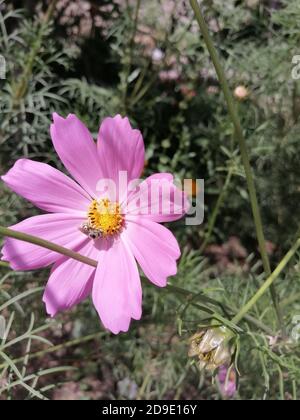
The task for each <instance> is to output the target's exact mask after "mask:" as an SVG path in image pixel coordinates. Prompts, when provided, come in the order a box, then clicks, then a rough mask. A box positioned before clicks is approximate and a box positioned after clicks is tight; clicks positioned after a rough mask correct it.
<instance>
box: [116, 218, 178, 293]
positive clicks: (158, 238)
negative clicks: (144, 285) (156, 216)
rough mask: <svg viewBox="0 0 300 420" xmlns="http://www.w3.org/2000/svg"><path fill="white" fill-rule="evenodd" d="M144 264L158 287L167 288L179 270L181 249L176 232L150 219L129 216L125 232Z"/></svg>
mask: <svg viewBox="0 0 300 420" xmlns="http://www.w3.org/2000/svg"><path fill="white" fill-rule="evenodd" d="M122 235H123V236H124V238H125V240H126V242H127V243H128V245H129V248H130V249H131V251H132V252H133V254H134V256H135V258H136V259H137V261H138V263H139V264H140V266H141V267H142V270H143V271H144V273H145V275H146V277H148V278H149V280H150V281H151V282H152V283H154V284H155V285H156V286H159V287H165V286H166V285H167V279H168V277H170V276H174V275H175V274H176V273H177V264H176V260H178V258H179V257H180V249H179V246H178V242H177V240H176V238H175V237H174V235H173V234H172V233H171V232H170V231H169V230H168V229H167V228H165V227H164V226H162V225H159V224H158V223H155V222H152V221H149V220H147V219H142V218H136V217H130V218H127V227H126V229H125V230H124V232H123V234H122Z"/></svg>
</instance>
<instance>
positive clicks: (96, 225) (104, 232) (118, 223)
mask: <svg viewBox="0 0 300 420" xmlns="http://www.w3.org/2000/svg"><path fill="white" fill-rule="evenodd" d="M88 225H89V227H90V228H91V229H93V230H95V231H99V233H100V234H101V236H103V237H106V236H113V235H117V234H118V233H120V232H121V230H122V228H123V227H124V216H123V215H122V214H121V210H120V205H119V203H113V202H111V201H110V200H108V199H104V200H99V201H98V200H93V201H92V204H91V205H90V208H89V212H88Z"/></svg>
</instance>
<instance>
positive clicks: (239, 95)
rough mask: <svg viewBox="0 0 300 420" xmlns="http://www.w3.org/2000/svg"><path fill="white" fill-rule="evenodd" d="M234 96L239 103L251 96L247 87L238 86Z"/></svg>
mask: <svg viewBox="0 0 300 420" xmlns="http://www.w3.org/2000/svg"><path fill="white" fill-rule="evenodd" d="M234 96H235V98H236V99H238V100H239V101H244V100H245V99H247V98H248V96H249V90H248V89H247V88H246V87H245V86H237V87H236V88H235V90H234Z"/></svg>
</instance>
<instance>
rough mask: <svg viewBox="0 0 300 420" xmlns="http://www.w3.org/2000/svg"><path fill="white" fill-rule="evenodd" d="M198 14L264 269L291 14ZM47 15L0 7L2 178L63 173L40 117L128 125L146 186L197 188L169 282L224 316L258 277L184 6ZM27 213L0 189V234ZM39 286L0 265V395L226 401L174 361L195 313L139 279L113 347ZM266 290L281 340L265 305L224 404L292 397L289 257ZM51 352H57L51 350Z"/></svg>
mask: <svg viewBox="0 0 300 420" xmlns="http://www.w3.org/2000/svg"><path fill="white" fill-rule="evenodd" d="M74 3H76V4H74ZM201 5H202V7H203V11H204V13H205V16H206V18H207V21H208V24H209V28H210V30H211V33H212V35H213V37H214V40H215V42H216V44H217V45H218V48H219V52H220V55H221V57H222V61H223V64H224V66H225V69H226V73H227V76H228V80H229V83H230V87H231V88H232V90H233V91H234V89H235V88H236V87H237V86H245V87H246V88H247V89H248V93H249V95H248V96H247V97H246V98H245V99H244V100H243V101H238V100H237V102H238V107H239V112H240V116H241V120H242V124H243V128H244V132H245V136H246V138H247V142H248V146H249V149H250V152H251V163H252V165H253V167H254V170H255V175H256V183H257V187H258V192H259V201H260V204H261V210H262V215H263V222H264V227H265V233H266V237H267V239H268V250H269V253H270V257H271V260H272V264H273V265H274V266H275V264H276V262H278V260H279V259H280V257H281V256H282V255H283V254H284V252H285V251H286V250H287V249H288V248H289V246H290V245H291V243H292V242H293V241H294V239H295V238H296V237H297V236H298V233H299V223H298V208H299V204H298V203H299V199H300V188H299V180H300V169H299V164H298V162H299V159H298V156H297V153H298V151H299V146H298V143H299V140H300V120H299V111H300V93H299V83H298V82H297V81H295V80H293V79H292V77H291V71H292V67H293V65H292V57H293V56H294V55H297V53H298V54H299V41H300V27H299V22H300V20H299V18H300V4H299V1H298V0H285V1H284V0H282V1H274V0H273V1H272V0H265V1H259V0H245V1H242V2H241V1H236V0H227V1H226V2H224V1H221V0H207V1H206V0H204V1H202V2H201ZM47 7H48V2H46V1H17V0H14V1H1V2H0V53H1V54H2V55H3V56H4V57H5V58H6V62H7V78H6V80H1V81H0V83H1V99H0V111H1V114H0V173H1V174H3V173H5V171H7V170H8V168H10V167H11V165H12V164H13V163H14V162H15V160H16V159H18V158H20V157H24V156H26V157H29V158H31V159H35V160H41V161H43V162H47V163H50V164H52V165H54V166H56V167H59V168H61V167H60V162H59V161H58V159H57V157H56V155H55V154H54V151H53V149H52V147H51V142H50V138H49V124H50V121H51V113H52V112H53V111H56V112H59V113H61V114H62V115H67V114H68V113H70V112H72V113H75V114H77V115H78V116H79V117H80V118H82V119H83V120H84V121H85V123H86V124H87V125H88V127H89V128H90V129H91V131H92V132H93V133H94V134H95V135H96V133H97V130H98V126H99V122H100V121H101V120H102V119H103V118H104V117H105V116H108V115H114V114H116V113H122V114H124V115H125V114H126V115H128V116H129V118H130V120H131V121H132V123H133V124H134V125H135V126H137V127H139V128H140V129H141V130H142V131H143V134H144V139H145V144H146V149H147V162H146V166H145V176H146V175H148V174H151V173H153V172H158V171H170V172H173V173H174V174H176V175H177V176H178V177H180V178H193V179H196V178H204V179H205V204H206V215H205V222H204V224H203V225H202V226H200V227H199V226H198V227H186V226H185V225H184V222H178V223H177V224H172V226H171V228H172V229H173V231H174V233H175V234H176V236H177V237H178V239H179V241H180V245H181V247H182V249H183V250H184V252H183V256H182V259H181V261H180V265H179V273H178V275H177V276H176V277H175V278H174V279H172V281H171V283H172V284H173V285H176V286H179V287H184V288H185V289H188V290H191V291H193V292H195V293H198V294H199V293H200V292H201V293H202V295H198V296H197V297H196V298H195V299H198V300H199V302H201V304H203V306H204V308H206V309H209V310H212V311H213V312H214V313H217V314H220V315H223V316H226V315H227V316H228V311H229V315H230V314H232V313H234V312H236V311H237V309H238V308H239V307H240V306H241V305H243V303H244V302H245V301H246V300H247V299H248V298H249V297H250V296H251V295H252V294H253V293H254V291H255V290H256V289H257V288H258V286H259V285H260V284H261V283H262V281H263V275H262V268H261V264H260V261H259V257H258V253H257V244H256V238H255V231H254V226H253V222H252V218H251V210H250V207H249V198H248V193H247V189H246V183H245V178H244V171H243V168H242V165H241V161H240V157H239V153H238V148H237V144H236V141H235V138H234V134H233V129H232V126H231V123H230V120H229V118H228V113H227V109H226V106H225V103H224V99H223V96H222V94H221V92H220V89H219V85H218V81H217V78H216V75H215V73H214V70H213V66H212V64H211V62H210V60H209V57H208V54H207V51H206V49H205V47H204V45H203V41H202V39H201V37H200V35H199V29H198V27H197V24H196V22H195V21H194V18H193V13H192V10H191V8H190V6H189V2H188V1H175V0H161V1H159V0H151V1H146V0H142V1H141V2H139V1H137V0H131V1H129V0H127V1H126V0H118V1H117V0H115V1H105V0H103V1H102V0H100V1H91V0H90V1H81V0H80V1H77V2H72V1H68V0H60V1H58V2H57V5H56V10H55V11H54V13H53V16H52V17H53V19H49V22H48V20H47V19H45V16H47ZM48 11H49V9H48ZM220 195H221V198H222V205H221V207H220V211H219V212H218V217H217V219H216V223H215V224H214V226H213V229H212V232H211V234H210V235H207V229H208V224H209V221H210V222H211V220H212V219H211V218H212V215H213V211H214V209H215V206H216V203H217V202H218V197H220ZM33 214H36V210H35V209H34V208H32V207H31V205H30V204H29V203H27V202H25V201H24V200H22V199H20V198H19V197H17V196H15V195H14V194H12V193H11V192H9V191H8V190H7V189H6V188H4V186H3V185H1V186H0V224H1V225H4V226H9V225H11V224H13V223H15V222H16V221H19V220H21V219H24V218H26V217H28V216H31V215H33ZM203 243H205V247H204V246H203ZM47 276H48V271H47V270H45V271H43V272H38V273H13V272H10V271H8V270H7V269H6V268H1V267H0V279H1V280H0V311H1V314H2V316H4V317H5V318H6V320H7V323H8V330H9V334H8V336H7V338H6V340H3V342H2V344H1V342H0V398H3V399H7V398H11V399H24V398H50V399H59V398H70V399H79V398H83V399H99V398H130V397H131V398H143V399H144V398H145V399H150V398H151V399H162V398H184V399H220V398H225V396H224V395H222V393H221V392H220V390H219V388H218V384H217V381H216V380H214V379H213V380H212V377H211V375H209V374H206V373H204V372H199V370H198V368H197V366H196V365H195V364H193V363H192V361H191V360H189V359H188V357H187V339H188V337H189V336H191V335H192V334H193V333H194V332H195V331H196V330H197V328H198V326H199V325H202V324H203V323H207V322H209V319H208V317H207V314H206V312H207V311H205V310H203V311H201V310H199V308H194V307H193V305H192V304H191V302H189V301H187V299H186V297H184V296H181V297H180V296H178V294H176V293H175V294H174V293H172V292H171V291H169V290H167V291H161V290H159V293H158V291H157V290H156V289H155V288H154V287H153V286H151V285H148V284H147V283H146V282H145V287H144V295H145V296H144V316H143V319H142V321H141V322H138V323H133V325H132V328H131V330H130V332H129V333H128V334H125V335H120V336H117V337H115V336H112V335H111V334H109V333H107V332H104V331H103V330H102V327H101V326H100V325H99V321H98V317H97V316H96V314H95V312H94V309H93V308H92V305H91V304H90V302H86V303H84V304H82V305H80V306H79V307H77V308H75V309H74V310H73V311H71V312H69V313H67V314H63V315H60V316H59V317H58V318H57V319H56V321H51V322H50V321H49V320H46V316H45V312H44V308H43V305H42V302H41V293H42V291H41V288H42V287H43V286H44V285H45V283H46V280H47ZM277 287H278V290H279V294H280V298H281V301H282V307H283V312H284V319H285V324H286V329H287V338H284V337H282V336H280V333H279V331H278V327H277V324H276V320H275V316H274V311H273V309H272V306H271V303H270V298H269V296H266V297H264V298H263V299H262V300H261V301H260V302H259V304H258V305H257V307H256V308H255V309H254V310H253V312H252V314H251V315H252V316H253V317H255V319H256V320H259V321H260V323H263V326H264V327H265V328H258V327H257V326H253V324H251V323H248V322H247V323H246V322H245V323H244V324H243V325H242V332H241V335H240V354H239V362H238V369H239V372H240V379H239V389H238V392H237V394H236V395H235V397H234V398H236V399H262V398H265V399H298V398H299V390H298V385H299V382H300V371H299V369H300V364H299V357H300V355H299V346H298V345H297V343H296V342H295V341H293V340H292V338H291V330H292V328H293V327H294V325H293V323H292V320H293V317H294V316H295V315H299V314H300V302H299V298H300V284H299V258H298V256H297V258H296V260H294V262H293V264H292V265H291V266H290V268H289V270H287V271H286V274H285V275H284V276H282V277H281V278H280V279H279V281H278V286H277ZM207 297H213V298H215V299H217V300H218V301H220V302H222V304H223V305H226V307H227V308H229V309H228V311H227V313H226V310H225V311H224V310H222V309H221V308H220V307H219V306H218V305H217V306H216V305H214V304H211V303H210V302H208V300H207ZM224 312H225V313H224ZM7 332H8V331H7ZM90 334H91V336H90ZM50 342H51V343H52V344H54V345H55V346H58V348H56V347H54V349H53V348H52V350H50V349H51V343H50ZM49 350H50V351H49Z"/></svg>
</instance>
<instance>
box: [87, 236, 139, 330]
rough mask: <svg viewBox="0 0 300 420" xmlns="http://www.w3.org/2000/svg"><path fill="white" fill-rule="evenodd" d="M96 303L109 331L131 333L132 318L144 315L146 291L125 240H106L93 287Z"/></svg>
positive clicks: (103, 243) (103, 242)
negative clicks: (143, 306) (129, 329)
mask: <svg viewBox="0 0 300 420" xmlns="http://www.w3.org/2000/svg"><path fill="white" fill-rule="evenodd" d="M93 302H94V305H95V307H96V309H97V311H98V313H99V316H100V318H101V321H102V323H103V325H104V326H105V328H107V329H109V330H110V331H112V332H113V333H114V334H118V333H119V332H120V331H124V332H126V331H128V328H129V324H130V321H131V318H133V319H136V320H138V319H140V318H141V316H142V288H141V281H140V276H139V272H138V269H137V265H136V262H135V260H134V257H133V255H132V253H131V252H130V250H129V249H128V247H127V246H126V244H124V243H123V242H122V241H121V240H118V241H114V243H113V244H109V242H108V241H102V249H101V251H100V258H99V266H98V268H97V272H96V275H95V280H94V285H93Z"/></svg>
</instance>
